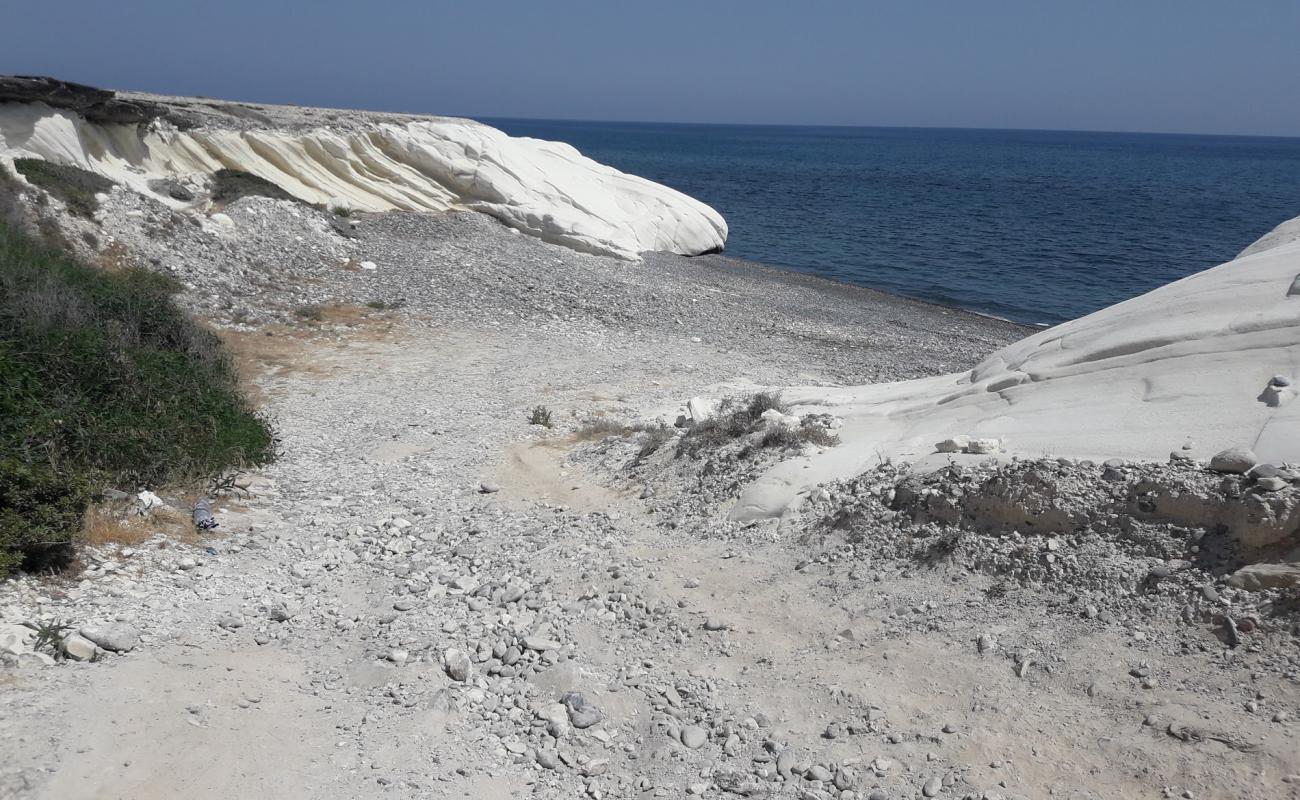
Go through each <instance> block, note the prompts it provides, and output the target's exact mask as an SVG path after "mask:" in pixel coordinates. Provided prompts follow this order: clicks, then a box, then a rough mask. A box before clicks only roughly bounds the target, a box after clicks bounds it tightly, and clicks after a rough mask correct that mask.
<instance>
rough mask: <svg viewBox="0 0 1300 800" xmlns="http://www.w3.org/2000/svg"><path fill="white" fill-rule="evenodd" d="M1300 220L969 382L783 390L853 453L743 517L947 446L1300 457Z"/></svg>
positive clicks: (1055, 334) (1048, 338) (758, 500)
mask: <svg viewBox="0 0 1300 800" xmlns="http://www.w3.org/2000/svg"><path fill="white" fill-rule="evenodd" d="M1298 274H1300V218H1297V219H1296V220H1292V221H1290V222H1287V223H1283V224H1282V225H1280V226H1278V228H1276V229H1275V230H1274V231H1273V232H1271V233H1270V234H1268V235H1266V236H1264V237H1263V238H1261V239H1260V240H1259V241H1258V242H1257V243H1256V244H1254V245H1252V246H1251V247H1249V248H1247V249H1246V250H1245V251H1243V253H1242V255H1240V256H1238V257H1237V258H1236V259H1234V260H1233V261H1230V262H1228V263H1226V264H1223V265H1220V266H1218V267H1215V268H1213V269H1209V270H1206V271H1204V272H1201V273H1198V274H1196V275H1192V276H1189V277H1187V278H1183V279H1182V280H1179V281H1175V282H1174V283H1170V284H1168V285H1166V286H1163V287H1161V288H1159V289H1156V290H1154V291H1152V292H1149V293H1147V294H1145V295H1142V296H1140V297H1136V298H1133V299H1131V300H1127V301H1125V302H1123V303H1119V304H1117V305H1114V306H1111V307H1109V308H1106V309H1103V310H1101V311H1098V312H1096V313H1094V314H1089V315H1088V316H1086V317H1082V318H1080V319H1077V320H1074V321H1072V322H1067V323H1065V324H1062V325H1058V326H1056V327H1053V328H1049V329H1047V330H1044V331H1041V332H1039V333H1036V334H1034V335H1032V336H1030V337H1028V338H1026V339H1024V340H1022V341H1020V342H1017V343H1015V344H1013V345H1011V346H1009V347H1005V348H1003V349H1001V350H999V351H997V352H996V353H994V354H993V355H991V356H989V357H988V358H987V359H985V360H984V361H983V362H982V363H981V364H979V365H978V366H976V367H975V368H974V369H973V370H970V371H969V372H964V373H960V374H953V375H943V376H939V377H935V378H924V379H921V380H913V381H905V382H902V383H889V384H878V385H871V386H851V387H844V388H839V389H828V388H826V387H807V388H793V389H787V390H785V392H784V393H783V398H784V399H785V400H786V401H787V402H789V403H791V404H792V405H794V406H795V407H796V410H798V411H800V412H803V413H807V412H812V411H826V412H830V413H833V414H836V415H838V416H841V417H843V418H844V427H843V429H842V430H841V431H840V436H841V439H842V441H843V443H842V444H841V445H840V446H838V447H833V448H828V449H826V450H825V451H824V452H822V453H820V454H816V455H813V456H810V457H807V458H797V459H792V460H790V461H786V462H783V463H781V464H779V465H777V466H776V467H775V468H773V469H771V470H769V471H768V472H767V473H766V474H765V475H763V476H762V477H761V478H759V480H757V481H756V482H755V483H754V484H752V485H751V486H749V487H748V488H747V489H746V490H745V491H744V493H743V494H742V496H741V498H740V500H739V501H738V502H737V504H736V506H735V508H734V509H733V511H732V516H733V518H735V519H741V520H745V519H757V518H762V517H771V516H778V515H780V514H782V513H783V512H784V511H785V510H786V509H787V508H788V507H790V506H791V504H793V503H797V502H798V500H799V498H800V497H801V496H802V495H803V494H804V493H806V492H807V491H808V490H809V489H810V488H811V487H813V486H815V485H817V484H818V483H823V482H825V481H828V480H835V479H840V478H848V477H852V476H854V475H857V474H860V473H862V472H864V471H866V470H868V469H870V468H872V467H874V466H875V465H876V464H877V463H879V461H880V460H881V459H884V458H889V459H893V460H895V461H898V460H907V461H911V460H915V459H918V458H922V457H925V456H927V455H929V454H932V453H934V452H935V447H934V445H935V443H937V442H939V441H941V440H943V439H946V438H948V437H951V436H958V435H968V436H972V437H989V438H1000V439H1002V440H1003V442H1004V443H1005V447H1006V448H1007V450H1008V451H1010V452H1011V453H1015V454H1019V455H1022V456H1025V457H1031V458H1039V457H1044V456H1049V457H1061V456H1068V457H1074V458H1091V459H1098V460H1104V459H1109V458H1127V459H1159V460H1164V459H1166V458H1168V456H1169V454H1170V452H1171V451H1173V450H1177V449H1179V448H1180V447H1181V446H1182V444H1183V443H1184V442H1186V441H1188V440H1189V439H1190V440H1192V441H1194V442H1195V443H1196V447H1195V449H1194V450H1193V451H1192V453H1191V454H1192V455H1194V456H1197V457H1200V458H1208V457H1209V456H1210V455H1212V454H1214V453H1215V452H1217V451H1219V450H1222V449H1224V448H1227V447H1229V446H1232V445H1237V444H1243V445H1246V446H1249V447H1251V448H1252V449H1254V451H1255V452H1256V453H1257V454H1258V456H1259V457H1260V458H1261V459H1264V460H1266V461H1271V462H1274V463H1280V462H1300V403H1296V402H1295V399H1294V398H1295V394H1296V392H1295V391H1294V389H1292V388H1285V389H1283V390H1281V391H1280V392H1274V391H1270V390H1268V386H1269V382H1270V379H1271V378H1272V377H1273V376H1274V375H1282V376H1285V377H1287V378H1290V379H1292V380H1293V381H1295V382H1296V383H1300V293H1297V294H1290V292H1291V287H1292V283H1293V281H1295V280H1296V279H1297V275H1298Z"/></svg>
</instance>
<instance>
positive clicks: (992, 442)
mask: <svg viewBox="0 0 1300 800" xmlns="http://www.w3.org/2000/svg"><path fill="white" fill-rule="evenodd" d="M1001 449H1002V441H1001V440H1000V439H971V440H970V444H968V445H966V452H967V453H974V454H975V455H981V456H983V455H989V454H991V453H996V452H998V451H999V450H1001Z"/></svg>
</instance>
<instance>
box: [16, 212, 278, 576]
mask: <svg viewBox="0 0 1300 800" xmlns="http://www.w3.org/2000/svg"><path fill="white" fill-rule="evenodd" d="M178 289H179V285H178V284H177V283H176V282H175V281H173V280H172V279H171V278H168V277H166V276H163V275H159V274H156V273H152V272H148V271H145V270H140V269H125V270H118V271H112V272H109V271H105V270H101V269H97V268H94V267H91V266H88V265H86V264H83V263H81V262H79V261H77V260H75V259H74V258H72V257H71V256H68V255H66V254H64V253H61V252H58V251H56V250H53V249H50V248H49V247H47V246H43V245H41V244H38V243H37V242H35V241H33V240H32V239H30V238H29V237H27V236H25V235H23V234H22V233H21V232H19V231H18V230H17V229H16V228H13V227H10V226H8V225H6V224H4V223H2V222H0V575H3V574H4V573H5V572H7V571H8V570H10V569H12V568H14V567H15V566H21V567H23V568H28V569H30V568H33V567H35V566H42V567H43V566H47V565H53V564H55V563H56V562H58V561H60V560H66V558H67V557H68V556H69V555H70V554H71V549H72V548H71V546H72V544H73V543H74V540H75V536H76V534H77V531H78V529H79V522H80V519H81V516H82V514H83V513H84V511H85V509H86V506H87V504H88V503H89V502H90V500H91V499H92V497H93V496H94V495H95V494H96V492H97V491H98V490H99V489H100V488H102V487H104V486H105V485H108V484H115V485H119V486H129V487H135V486H145V485H148V486H158V485H161V484H164V483H183V482H187V481H199V480H205V479H208V478H210V477H212V476H213V475H217V474H220V473H221V472H223V471H225V470H227V469H230V468H237V467H248V466H255V465H258V464H263V463H266V462H267V461H270V460H271V459H272V458H273V457H274V456H275V451H276V442H275V438H274V436H273V435H272V432H271V429H270V427H269V425H268V423H267V421H266V420H265V419H264V418H263V417H262V416H261V415H259V414H258V413H257V412H256V411H254V410H253V408H252V407H251V406H250V405H249V403H248V402H247V400H246V399H245V398H244V397H243V395H242V394H241V393H240V391H239V388H238V383H237V373H236V370H235V367H234V365H233V363H232V362H231V361H230V359H229V357H228V356H227V354H226V353H225V351H224V350H223V349H222V347H221V344H220V341H219V340H218V339H217V337H216V336H215V335H214V334H213V333H212V332H210V331H208V330H206V329H204V328H202V327H200V326H198V325H196V324H195V323H194V322H193V321H192V320H191V319H190V317H189V316H188V315H187V314H186V313H185V311H184V310H183V309H181V308H180V307H179V306H178V305H176V303H175V302H174V301H173V300H172V295H173V294H174V293H175V292H176V291H177V290H178Z"/></svg>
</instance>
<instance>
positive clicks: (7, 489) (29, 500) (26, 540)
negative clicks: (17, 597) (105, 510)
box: [0, 458, 94, 576]
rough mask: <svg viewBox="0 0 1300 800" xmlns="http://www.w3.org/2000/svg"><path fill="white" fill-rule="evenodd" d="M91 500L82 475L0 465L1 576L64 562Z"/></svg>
mask: <svg viewBox="0 0 1300 800" xmlns="http://www.w3.org/2000/svg"><path fill="white" fill-rule="evenodd" d="M93 495H94V490H93V489H92V488H91V484H90V482H89V481H88V480H86V479H85V476H83V475H80V474H59V473H58V472H56V471H55V470H54V469H52V468H51V467H49V466H47V465H44V464H24V463H22V462H20V461H18V460H17V459H14V458H5V459H0V576H3V575H5V574H6V573H7V572H9V571H10V570H13V569H16V568H18V567H24V568H26V569H29V570H39V569H43V568H45V567H47V566H58V565H60V564H62V563H65V562H67V561H68V559H69V558H70V556H71V554H72V553H71V550H72V545H73V538H74V536H75V534H76V532H77V528H78V526H79V525H80V523H81V517H82V515H83V514H85V512H86V507H87V506H88V505H89V504H90V501H91V499H92V497H93Z"/></svg>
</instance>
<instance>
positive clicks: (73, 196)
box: [14, 158, 113, 218]
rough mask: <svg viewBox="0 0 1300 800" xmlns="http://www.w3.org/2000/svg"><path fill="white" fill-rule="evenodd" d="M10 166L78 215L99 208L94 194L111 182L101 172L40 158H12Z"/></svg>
mask: <svg viewBox="0 0 1300 800" xmlns="http://www.w3.org/2000/svg"><path fill="white" fill-rule="evenodd" d="M14 169H16V170H18V171H19V172H21V173H22V175H23V177H24V178H26V179H27V180H28V181H29V182H30V183H31V184H32V185H34V186H39V187H40V188H42V189H44V190H45V191H47V192H49V193H50V194H52V195H54V196H55V197H57V198H59V199H60V200H62V201H63V202H64V203H65V204H66V205H67V206H68V211H70V212H72V213H73V214H76V215H77V216H79V217H87V218H89V217H92V216H94V214H95V212H96V211H97V210H99V201H98V200H96V199H95V194H96V193H98V192H107V191H108V190H109V189H111V188H113V182H112V181H110V180H109V179H108V178H105V177H104V176H103V175H97V174H95V173H93V172H87V171H86V170H84V169H81V168H79V167H73V166H69V165H67V164H56V163H54V162H53V161H46V160H44V159H40V158H15V159H14Z"/></svg>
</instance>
